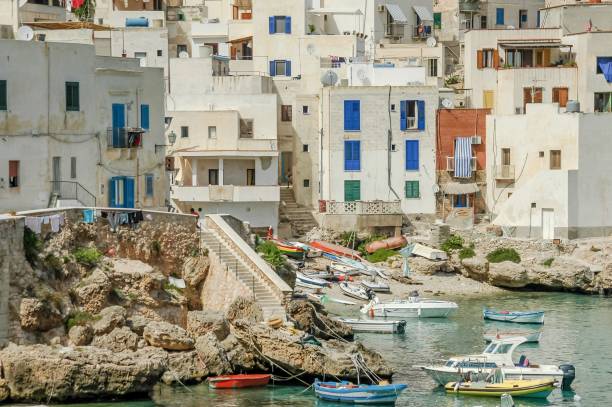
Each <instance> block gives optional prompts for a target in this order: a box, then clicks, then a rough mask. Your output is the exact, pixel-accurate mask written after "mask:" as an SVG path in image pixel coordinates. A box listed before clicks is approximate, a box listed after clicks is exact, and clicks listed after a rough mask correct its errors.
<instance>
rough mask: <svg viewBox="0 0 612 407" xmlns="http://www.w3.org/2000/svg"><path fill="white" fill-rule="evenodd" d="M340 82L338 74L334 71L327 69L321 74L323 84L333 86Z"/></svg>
mask: <svg viewBox="0 0 612 407" xmlns="http://www.w3.org/2000/svg"><path fill="white" fill-rule="evenodd" d="M336 82H338V74H337V73H335V72H334V71H331V70H330V71H327V72H325V73H324V74H323V75H321V84H323V86H333V85H335V84H336Z"/></svg>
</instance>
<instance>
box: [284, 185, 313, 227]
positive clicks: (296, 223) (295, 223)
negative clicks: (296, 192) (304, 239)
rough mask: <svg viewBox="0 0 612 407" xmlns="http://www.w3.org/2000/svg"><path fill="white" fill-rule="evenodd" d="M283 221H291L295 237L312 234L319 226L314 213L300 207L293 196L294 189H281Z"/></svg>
mask: <svg viewBox="0 0 612 407" xmlns="http://www.w3.org/2000/svg"><path fill="white" fill-rule="evenodd" d="M280 199H281V208H280V214H281V219H282V218H285V219H288V220H289V223H290V224H291V232H292V234H293V235H294V236H303V235H305V234H306V233H308V232H310V231H311V230H312V228H314V227H317V226H319V225H318V224H317V221H316V220H315V218H314V216H312V211H311V210H310V209H308V208H305V207H303V206H300V205H298V204H297V202H296V201H295V197H294V196H293V188H287V187H281V189H280Z"/></svg>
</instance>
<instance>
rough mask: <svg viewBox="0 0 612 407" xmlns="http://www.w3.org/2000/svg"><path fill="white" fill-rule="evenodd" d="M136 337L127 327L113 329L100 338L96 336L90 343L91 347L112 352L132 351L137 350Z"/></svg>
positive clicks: (137, 338) (137, 339)
mask: <svg viewBox="0 0 612 407" xmlns="http://www.w3.org/2000/svg"><path fill="white" fill-rule="evenodd" d="M139 339H140V338H139V337H138V335H136V334H135V333H134V332H132V331H131V330H130V328H128V327H127V326H124V327H122V328H115V329H113V330H112V331H110V332H109V333H107V334H105V335H101V336H96V337H95V338H94V339H93V341H92V342H91V345H92V346H97V347H98V348H105V349H109V350H112V351H113V352H124V351H134V350H136V349H138V341H139Z"/></svg>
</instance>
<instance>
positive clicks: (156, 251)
mask: <svg viewBox="0 0 612 407" xmlns="http://www.w3.org/2000/svg"><path fill="white" fill-rule="evenodd" d="M151 253H153V255H155V256H159V255H160V254H161V243H159V241H157V240H153V241H152V242H151Z"/></svg>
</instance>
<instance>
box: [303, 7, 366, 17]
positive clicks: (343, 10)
mask: <svg viewBox="0 0 612 407" xmlns="http://www.w3.org/2000/svg"><path fill="white" fill-rule="evenodd" d="M308 12H309V13H310V14H358V15H361V14H362V13H361V10H360V9H358V8H332V7H327V8H313V9H310V10H308Z"/></svg>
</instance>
